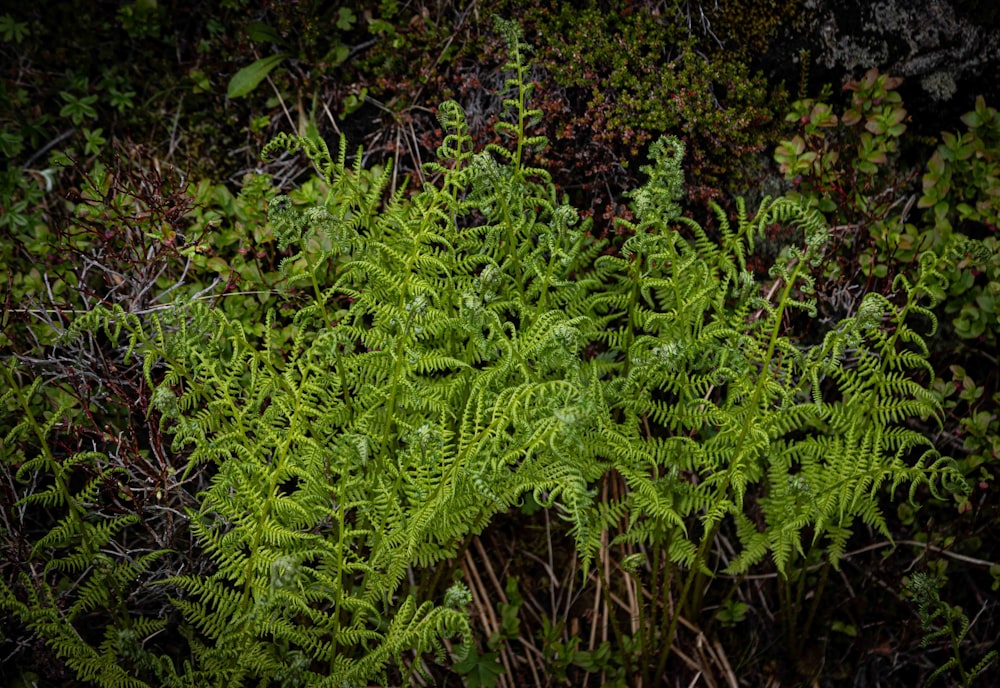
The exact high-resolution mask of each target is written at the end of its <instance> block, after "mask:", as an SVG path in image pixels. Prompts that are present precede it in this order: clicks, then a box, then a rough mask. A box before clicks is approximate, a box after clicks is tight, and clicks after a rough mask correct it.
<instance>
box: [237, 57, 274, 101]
mask: <svg viewBox="0 0 1000 688" xmlns="http://www.w3.org/2000/svg"><path fill="white" fill-rule="evenodd" d="M286 57H288V55H285V54H284V53H279V54H278V55H268V56H267V57H262V58H260V59H259V60H255V61H254V62H252V63H251V64H248V65H247V66H246V67H244V68H243V69H241V70H240V71H238V72H236V73H235V74H233V78H232V79H230V80H229V89H228V90H227V91H226V95H228V96H229V97H230V98H242V97H243V96H245V95H247V94H248V93H250V92H251V91H253V90H254V89H255V88H257V84H259V83H260V82H261V81H263V80H264V77H266V76H267V75H268V74H269V73H270V72H271V70H272V69H274V68H275V67H277V66H278V65H279V64H281V62H282V61H283V60H284V59H285V58H286Z"/></svg>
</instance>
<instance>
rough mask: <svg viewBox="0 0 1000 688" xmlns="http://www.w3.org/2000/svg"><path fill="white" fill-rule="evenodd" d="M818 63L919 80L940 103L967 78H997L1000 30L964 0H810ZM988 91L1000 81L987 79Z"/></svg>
mask: <svg viewBox="0 0 1000 688" xmlns="http://www.w3.org/2000/svg"><path fill="white" fill-rule="evenodd" d="M806 6H811V8H812V9H813V10H814V12H815V14H814V22H813V27H812V29H813V32H814V39H815V43H814V47H813V53H812V58H813V60H814V61H815V63H816V64H817V65H821V66H822V67H825V68H826V69H828V70H831V71H833V72H840V73H842V74H844V76H845V78H846V77H847V75H852V74H853V75H856V74H857V73H858V72H859V71H863V70H866V69H868V68H870V67H878V68H879V69H880V70H881V71H883V72H890V73H892V74H894V75H898V76H902V77H905V78H907V79H908V80H909V81H911V83H912V82H918V83H919V84H920V86H921V87H922V89H923V91H924V93H925V94H926V96H928V97H929V98H931V99H933V100H934V101H947V100H950V99H951V98H952V96H953V95H955V93H956V92H957V91H958V90H959V86H958V84H959V82H960V81H961V80H969V79H974V78H976V77H977V76H979V75H983V76H986V75H991V76H992V75H995V74H996V69H997V67H998V66H1000V30H998V28H997V21H996V18H995V17H993V15H991V14H990V13H981V12H972V11H970V9H971V8H970V3H969V2H961V1H960V0H880V1H879V2H869V1H867V0H810V1H809V2H807V3H806ZM983 82H984V83H982V86H983V87H988V86H989V85H990V84H993V88H996V85H995V79H992V80H983Z"/></svg>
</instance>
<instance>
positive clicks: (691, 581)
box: [656, 258, 804, 676]
mask: <svg viewBox="0 0 1000 688" xmlns="http://www.w3.org/2000/svg"><path fill="white" fill-rule="evenodd" d="M803 262H804V258H803V259H800V260H797V261H795V264H794V266H793V268H792V272H791V275H789V277H788V278H787V279H786V280H785V285H784V287H783V288H782V290H781V295H780V297H779V299H778V305H777V307H776V308H775V310H774V314H773V318H774V324H773V326H772V328H771V334H770V338H769V341H768V345H767V352H766V353H765V355H764V360H763V361H762V365H763V368H762V370H761V373H760V375H759V376H758V377H757V382H756V384H755V385H754V390H753V394H752V395H751V398H750V402H749V404H748V409H749V417H748V418H746V419H744V421H743V426H742V429H741V430H740V435H739V437H738V438H737V441H736V446H735V448H734V450H733V461H732V463H731V464H730V468H729V471H728V473H732V471H733V467H734V466H738V465H739V464H740V463H741V461H742V458H743V457H742V453H743V447H744V444H745V442H746V437H747V432H748V430H749V428H750V425H751V424H752V423H753V421H754V419H755V418H756V417H757V415H758V414H759V411H760V405H761V396H762V395H763V391H764V384H765V382H766V376H767V374H768V370H769V367H770V361H771V359H772V358H773V357H774V352H775V349H776V348H777V343H778V339H779V335H780V333H781V321H782V318H783V316H784V312H785V308H786V305H787V303H788V300H789V298H790V296H791V293H792V289H793V288H794V287H795V283H796V281H797V279H798V276H799V273H800V271H801V268H802V264H803ZM730 483H731V481H730V478H729V476H728V475H727V476H726V477H724V478H723V480H722V481H721V482H720V484H719V488H718V494H720V495H723V494H725V493H727V492H728V490H729V486H730ZM740 498H741V499H742V495H740ZM721 523H722V520H721V517H720V518H715V519H713V520H712V521H711V522H710V523H709V524H706V525H707V528H706V530H705V534H704V535H703V536H702V540H701V542H700V543H699V545H698V550H697V553H696V555H695V559H694V562H693V563H692V565H691V569H690V571H689V572H688V574H687V576H685V579H684V585H683V587H682V589H681V594H680V597H679V599H680V600H681V601H682V604H684V605H685V606H686V608H687V612H688V614H689V615H690V616H692V617H693V616H695V615H696V614H697V612H698V611H700V609H701V602H702V595H703V589H704V585H702V581H703V580H704V578H705V576H706V575H707V574H706V573H705V571H706V570H707V567H708V554H709V551H710V549H711V546H712V543H713V542H715V537H716V535H717V534H718V531H719V527H720V526H721ZM695 583H698V585H697V586H695ZM692 591H693V592H692ZM681 613H682V612H681V610H680V609H678V610H677V611H676V612H675V613H674V614H673V615H672V617H671V619H670V625H669V626H668V628H667V631H666V635H665V640H664V643H663V651H662V652H661V654H660V661H659V662H658V664H657V673H656V675H657V676H661V675H662V674H663V671H664V669H665V668H666V663H667V658H668V657H669V654H670V647H671V645H672V643H673V640H674V636H675V635H676V633H677V623H678V621H679V620H680V615H681Z"/></svg>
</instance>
